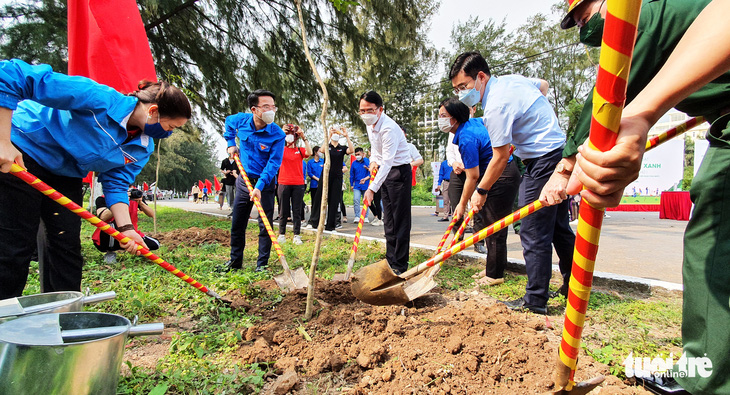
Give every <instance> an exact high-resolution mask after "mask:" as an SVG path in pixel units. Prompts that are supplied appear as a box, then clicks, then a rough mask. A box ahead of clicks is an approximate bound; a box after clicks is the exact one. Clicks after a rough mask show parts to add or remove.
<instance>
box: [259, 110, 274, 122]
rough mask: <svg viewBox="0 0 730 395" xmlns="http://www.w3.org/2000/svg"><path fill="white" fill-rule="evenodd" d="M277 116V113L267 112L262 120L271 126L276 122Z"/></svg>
mask: <svg viewBox="0 0 730 395" xmlns="http://www.w3.org/2000/svg"><path fill="white" fill-rule="evenodd" d="M275 114H276V111H273V110H271V111H266V112H263V113H262V114H261V120H262V121H264V122H266V124H267V125H270V124H272V123H273V122H274V115H275Z"/></svg>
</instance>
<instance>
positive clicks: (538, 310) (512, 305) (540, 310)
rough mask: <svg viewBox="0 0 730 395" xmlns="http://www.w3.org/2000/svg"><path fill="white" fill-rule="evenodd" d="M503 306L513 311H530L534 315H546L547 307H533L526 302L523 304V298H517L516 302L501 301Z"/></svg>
mask: <svg viewBox="0 0 730 395" xmlns="http://www.w3.org/2000/svg"><path fill="white" fill-rule="evenodd" d="M501 303H503V304H504V305H506V306H507V307H509V309H510V310H515V311H531V312H533V313H535V314H542V315H546V314H547V307H546V306H542V307H540V306H535V305H531V304H529V303H527V302H525V298H519V299H516V300H508V301H501Z"/></svg>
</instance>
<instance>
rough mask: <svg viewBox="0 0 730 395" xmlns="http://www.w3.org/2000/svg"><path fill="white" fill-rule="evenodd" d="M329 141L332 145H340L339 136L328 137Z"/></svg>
mask: <svg viewBox="0 0 730 395" xmlns="http://www.w3.org/2000/svg"><path fill="white" fill-rule="evenodd" d="M330 140H331V141H332V144H339V143H340V135H339V134H333V135H332V136H331V137H330Z"/></svg>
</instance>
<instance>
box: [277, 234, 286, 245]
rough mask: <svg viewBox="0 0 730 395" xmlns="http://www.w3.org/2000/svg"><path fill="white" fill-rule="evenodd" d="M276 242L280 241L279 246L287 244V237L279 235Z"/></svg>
mask: <svg viewBox="0 0 730 395" xmlns="http://www.w3.org/2000/svg"><path fill="white" fill-rule="evenodd" d="M276 241H278V242H279V244H284V243H286V235H279V237H278V238H277V239H276Z"/></svg>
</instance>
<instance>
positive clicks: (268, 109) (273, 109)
mask: <svg viewBox="0 0 730 395" xmlns="http://www.w3.org/2000/svg"><path fill="white" fill-rule="evenodd" d="M254 107H256V108H260V109H262V110H264V111H276V106H271V105H268V104H266V105H263V106H254Z"/></svg>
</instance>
